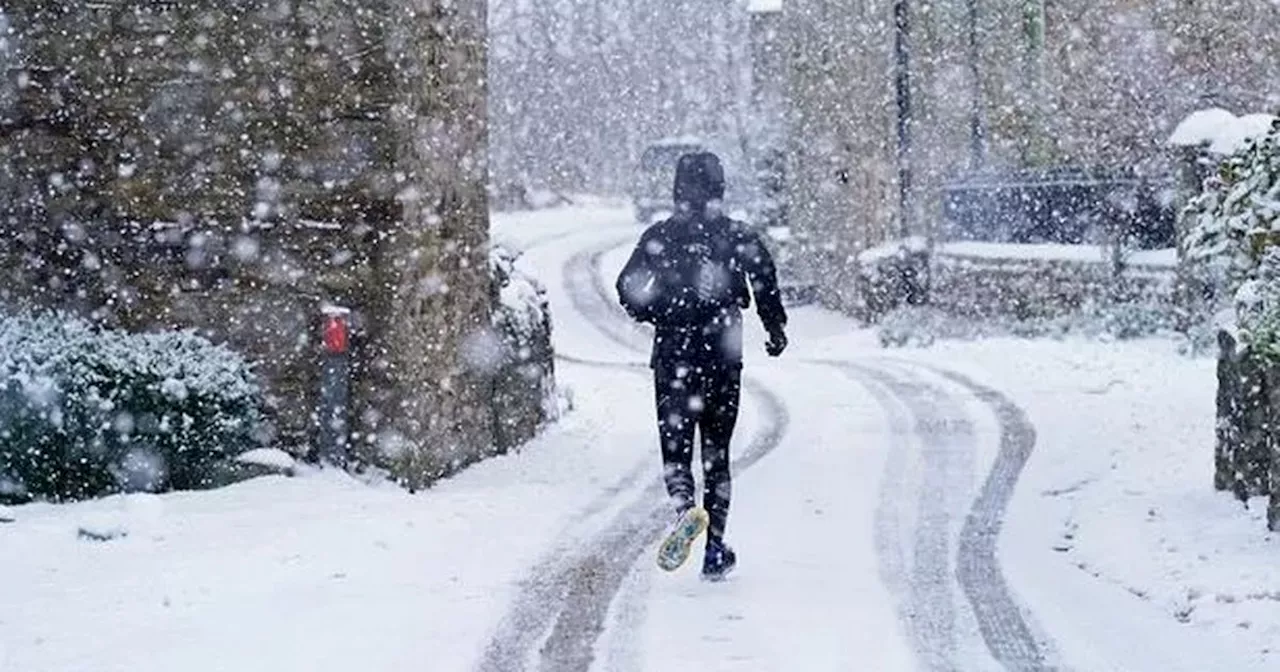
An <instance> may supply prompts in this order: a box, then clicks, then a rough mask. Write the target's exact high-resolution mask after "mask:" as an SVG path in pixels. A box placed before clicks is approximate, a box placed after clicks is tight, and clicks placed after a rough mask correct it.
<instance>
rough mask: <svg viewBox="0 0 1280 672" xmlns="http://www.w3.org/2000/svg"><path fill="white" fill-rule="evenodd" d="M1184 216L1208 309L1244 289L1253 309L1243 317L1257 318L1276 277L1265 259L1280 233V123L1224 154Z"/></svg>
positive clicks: (1192, 276)
mask: <svg viewBox="0 0 1280 672" xmlns="http://www.w3.org/2000/svg"><path fill="white" fill-rule="evenodd" d="M1183 217H1184V220H1185V221H1186V222H1188V224H1189V226H1188V229H1187V236H1186V239H1185V242H1184V247H1185V256H1186V261H1187V266H1188V268H1187V276H1188V280H1189V281H1190V282H1191V283H1193V285H1194V286H1195V287H1196V289H1197V290H1198V291H1199V294H1200V296H1199V297H1197V298H1200V299H1203V300H1204V301H1205V304H1206V305H1205V309H1204V310H1205V313H1206V315H1212V314H1214V313H1217V312H1220V311H1222V310H1225V309H1228V308H1230V307H1232V306H1231V303H1230V302H1231V297H1233V296H1235V295H1236V294H1237V292H1243V295H1242V296H1241V297H1240V300H1239V301H1238V302H1237V303H1242V304H1244V305H1245V306H1247V307H1248V309H1247V310H1246V311H1245V314H1242V315H1239V316H1238V317H1239V318H1240V319H1241V320H1243V321H1251V320H1255V319H1257V315H1258V313H1257V310H1258V309H1260V306H1261V304H1260V303H1259V301H1261V298H1262V297H1263V296H1265V295H1266V290H1265V285H1267V284H1269V283H1272V282H1274V281H1275V280H1274V279H1271V278H1272V277H1273V272H1272V271H1271V270H1264V269H1263V264H1262V263H1260V262H1261V261H1262V260H1263V259H1264V258H1266V256H1267V255H1266V254H1265V252H1266V250H1268V248H1269V247H1270V246H1271V245H1272V244H1273V242H1274V241H1275V236H1276V234H1277V233H1280V227H1278V226H1277V224H1280V222H1278V221H1277V220H1280V127H1275V126H1273V128H1272V130H1271V131H1270V132H1269V133H1268V134H1266V135H1264V136H1262V137H1260V138H1257V139H1254V140H1250V141H1248V142H1246V143H1245V145H1244V147H1243V149H1241V150H1240V151H1238V152H1236V153H1234V154H1231V155H1230V156H1227V157H1226V158H1225V159H1223V160H1222V162H1221V163H1220V164H1219V166H1218V170H1217V171H1216V173H1215V174H1213V175H1211V176H1209V178H1208V179H1206V180H1205V184H1204V190H1203V192H1202V193H1201V194H1200V195H1199V196H1197V197H1196V198H1195V199H1193V200H1192V201H1191V202H1190V203H1189V204H1188V205H1187V207H1186V209H1185V211H1184V212H1183ZM1264 276H1265V279H1264ZM1255 299H1258V300H1255ZM1262 303H1265V302H1262ZM1242 326H1243V325H1242Z"/></svg>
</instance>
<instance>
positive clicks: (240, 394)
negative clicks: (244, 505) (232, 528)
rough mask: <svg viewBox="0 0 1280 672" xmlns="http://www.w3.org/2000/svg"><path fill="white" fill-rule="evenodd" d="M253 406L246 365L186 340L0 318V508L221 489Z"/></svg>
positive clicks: (257, 405)
mask: <svg viewBox="0 0 1280 672" xmlns="http://www.w3.org/2000/svg"><path fill="white" fill-rule="evenodd" d="M262 403H263V402H262V395H261V389H260V387H259V384H258V381H257V378H256V376H255V375H254V373H253V371H252V369H251V367H250V366H249V364H248V363H247V362H246V361H245V360H244V359H243V358H242V357H240V356H239V355H237V354H236V353H234V352H232V351H231V350H229V349H227V348H225V347H221V346H215V345H214V344H212V343H210V342H209V341H207V340H205V339H204V338H202V337H200V336H198V335H196V334H195V333H193V332H185V331H184V332H165V333H145V334H129V333H126V332H122V331H115V330H110V329H100V328H98V327H95V326H94V325H91V324H89V323H87V322H85V321H82V320H80V319H77V318H74V317H72V316H70V315H65V314H60V313H39V314H34V313H25V312H23V313H16V314H10V315H5V314H0V501H6V500H7V501H10V502H14V501H26V500H28V499H52V500H71V499H83V498H87V497H94V496H98V495H102V494H107V493H112V492H121V491H126V492H127V491H149V492H155V491H164V490H169V489H190V488H204V487H211V486H216V485H222V484H225V483H226V482H228V481H229V480H232V479H234V478H235V477H236V472H238V471H242V469H240V468H239V467H237V466H236V465H237V464H239V463H236V462H234V461H233V460H232V458H233V457H234V456H235V455H237V454H239V453H242V452H244V451H246V450H250V449H253V448H256V447H258V446H259V445H260V441H261V439H262V437H261V436H260V435H259V430H260V429H261V426H260V424H259V423H260V419H261V412H262Z"/></svg>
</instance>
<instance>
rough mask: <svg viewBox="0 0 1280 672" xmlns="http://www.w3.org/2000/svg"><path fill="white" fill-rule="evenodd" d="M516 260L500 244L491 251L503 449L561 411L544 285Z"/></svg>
mask: <svg viewBox="0 0 1280 672" xmlns="http://www.w3.org/2000/svg"><path fill="white" fill-rule="evenodd" d="M517 259H518V256H517V255H516V254H515V253H513V252H511V251H510V250H508V249H507V248H505V247H502V246H494V247H493V248H492V250H491V252H490V255H489V271H490V273H491V277H492V283H493V284H492V292H493V302H494V310H493V329H494V331H495V332H496V333H497V335H498V340H499V352H498V353H497V355H498V357H497V360H496V361H497V364H498V365H497V367H496V368H495V371H494V375H495V379H494V400H493V406H494V409H495V423H494V427H495V430H496V431H497V434H498V435H497V436H496V437H495V440H496V441H497V446H496V448H497V449H498V451H499V452H505V451H507V450H509V449H511V448H514V447H516V446H518V445H520V444H521V443H524V442H525V441H528V440H529V439H531V438H533V435H534V434H535V433H536V432H537V431H538V430H539V429H540V428H541V427H542V426H543V425H544V424H545V423H547V422H548V421H551V420H554V419H555V416H556V415H557V412H558V409H559V402H558V400H557V398H556V386H555V367H554V353H553V352H552V349H551V308H550V304H549V302H548V301H547V294H546V289H545V288H543V287H542V285H541V284H539V283H538V281H537V280H535V279H534V278H533V277H531V276H529V275H528V274H525V273H522V272H521V271H520V270H519V269H518V268H517V267H516V260H517Z"/></svg>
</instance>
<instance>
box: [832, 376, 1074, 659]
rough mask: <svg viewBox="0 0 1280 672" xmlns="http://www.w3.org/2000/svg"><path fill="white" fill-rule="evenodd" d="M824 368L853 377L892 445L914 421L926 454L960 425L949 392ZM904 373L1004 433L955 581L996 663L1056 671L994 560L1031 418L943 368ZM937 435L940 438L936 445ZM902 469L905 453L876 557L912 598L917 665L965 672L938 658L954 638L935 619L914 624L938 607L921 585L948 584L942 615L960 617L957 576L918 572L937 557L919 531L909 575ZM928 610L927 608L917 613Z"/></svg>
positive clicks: (892, 472) (932, 592)
mask: <svg viewBox="0 0 1280 672" xmlns="http://www.w3.org/2000/svg"><path fill="white" fill-rule="evenodd" d="M828 363H830V364H832V365H833V366H838V367H840V368H843V369H844V370H845V371H846V372H847V373H848V374H849V375H851V376H853V377H855V378H859V379H861V382H863V383H864V384H865V385H866V386H867V388H868V390H869V391H870V392H871V393H872V395H873V396H874V397H875V398H876V399H877V401H878V402H879V403H880V405H881V406H882V407H883V408H884V410H885V413H886V414H887V415H888V416H889V418H890V426H891V427H892V428H893V431H894V434H895V435H898V436H907V435H908V434H910V431H909V428H910V426H911V424H912V421H911V418H912V417H914V419H915V424H916V426H917V427H919V428H922V429H924V430H926V431H923V432H917V434H918V435H919V436H920V439H921V440H922V441H924V442H925V443H926V444H928V443H929V442H930V441H932V440H935V439H936V434H935V432H933V431H931V430H929V428H930V427H931V425H935V423H937V422H938V421H939V420H945V419H946V418H947V417H948V416H950V417H959V416H957V415H956V413H957V412H958V411H959V410H960V407H959V405H958V403H957V402H956V401H955V400H954V398H953V397H951V396H950V394H949V393H948V392H947V391H945V390H943V389H941V388H939V387H937V386H933V385H929V384H928V383H924V382H921V381H918V380H915V381H912V380H904V378H903V377H902V374H895V373H891V372H889V371H887V370H884V369H882V368H880V367H874V366H867V365H857V364H852V363H842V362H828ZM900 363H902V364H906V365H908V366H912V367H917V368H923V369H927V370H929V371H931V372H933V373H934V374H936V375H939V376H941V377H943V378H945V379H947V380H950V381H951V382H953V383H955V384H957V385H959V386H960V387H962V388H964V389H966V390H967V391H968V392H969V393H971V394H973V395H974V396H975V397H976V398H978V399H979V400H981V401H983V402H984V403H986V404H987V405H988V406H990V407H991V409H992V410H993V412H994V413H995V416H996V420H997V422H998V424H999V427H1000V451H999V453H998V455H997V457H996V459H995V462H994V463H993V464H992V466H991V469H990V471H989V472H988V475H987V478H986V481H985V483H984V485H983V486H982V488H981V490H980V492H979V493H978V495H977V497H976V498H975V499H974V500H973V503H972V505H971V506H970V508H969V511H968V513H967V514H966V517H965V521H964V524H963V527H962V528H961V531H960V536H959V539H958V542H957V549H956V570H955V574H954V577H955V580H956V581H957V582H958V584H959V586H960V589H961V591H962V592H963V594H964V596H965V598H966V600H967V602H968V604H969V606H970V608H971V609H972V611H973V615H974V617H975V619H976V621H977V625H978V629H979V632H980V633H981V636H982V639H983V643H984V644H985V645H986V648H987V650H988V651H989V652H990V654H991V656H992V658H994V659H995V660H996V661H997V662H998V663H1000V665H1001V666H1003V667H1004V668H1005V669H1008V670H1016V671H1017V672H1038V671H1041V670H1048V669H1051V668H1049V667H1048V666H1047V664H1046V662H1045V657H1044V654H1043V651H1042V647H1041V645H1040V643H1039V642H1038V641H1037V639H1036V637H1035V636H1034V635H1033V634H1032V632H1031V628H1030V627H1028V625H1027V623H1026V620H1025V619H1024V617H1023V613H1022V610H1021V609H1020V608H1019V607H1018V605H1017V603H1016V602H1015V600H1014V599H1013V596H1012V594H1011V592H1010V591H1009V588H1008V584H1007V582H1006V581H1005V579H1004V575H1003V574H1002V573H1001V570H1000V564H999V560H998V559H997V558H996V543H997V541H998V537H999V533H1000V529H1001V525H1002V522H1003V519H1004V514H1005V512H1006V510H1007V509H1008V506H1009V502H1010V500H1011V499H1012V496H1013V491H1014V489H1015V487H1016V485H1017V481H1018V478H1019V476H1020V475H1021V472H1022V468H1023V467H1024V466H1025V464H1026V462H1027V460H1028V458H1029V457H1030V454H1031V451H1032V449H1033V448H1034V445H1035V429H1034V428H1033V427H1032V425H1031V423H1030V421H1029V420H1028V419H1027V417H1026V414H1025V413H1024V412H1023V411H1022V410H1021V409H1020V408H1018V406H1017V405H1016V404H1014V403H1013V402H1012V401H1010V400H1009V399H1008V398H1007V397H1005V396H1004V395H1002V394H1001V393H999V392H998V391H996V390H994V389H992V388H989V387H986V386H983V385H981V384H979V383H976V382H974V381H973V380H971V379H969V378H967V377H965V376H962V375H960V374H957V373H955V372H952V371H949V370H946V369H942V368H939V367H933V366H927V365H923V364H919V363H916V362H910V361H902V362H900ZM938 404H942V406H941V407H940V408H942V409H943V410H942V411H941V412H939V411H936V410H933V407H934V406H935V405H938ZM904 409H905V411H906V412H905V413H904ZM956 428H959V429H962V431H965V432H967V433H969V434H972V425H971V423H969V422H968V421H967V420H965V421H963V422H962V424H960V425H958V426H957V427H956ZM966 428H967V429H966ZM931 434H933V435H934V436H932V437H931ZM931 453H932V456H933V457H934V458H936V457H938V454H937V452H936V451H930V450H929V449H928V448H925V450H924V453H923V457H924V459H925V460H926V466H925V469H926V477H925V480H924V482H922V484H921V489H922V492H921V496H922V500H921V505H922V506H923V505H925V504H926V499H927V498H929V497H930V495H931V493H930V488H929V478H928V476H927V474H928V472H929V470H930V469H931V467H930V466H929V464H928V462H929V460H930V457H931ZM905 469H906V467H905V455H903V454H901V452H900V451H894V452H891V453H890V455H889V457H888V461H887V462H886V467H885V470H886V471H885V485H884V486H882V489H881V495H880V504H879V508H878V510H877V512H876V529H877V537H878V538H877V549H878V550H879V551H880V553H881V566H882V571H883V573H884V574H885V578H886V582H887V583H888V584H889V585H890V587H891V588H894V589H895V590H896V591H897V592H899V594H903V595H905V596H906V597H907V600H908V607H907V610H906V611H907V613H906V614H904V617H905V619H906V622H907V626H908V628H909V630H910V632H911V636H912V638H913V640H914V642H915V643H916V646H917V647H918V650H919V652H920V655H921V657H922V661H921V662H922V663H923V664H924V666H925V667H926V669H929V670H954V669H961V668H960V667H958V666H957V662H956V661H955V660H954V659H950V658H948V657H945V656H942V657H940V656H939V655H938V654H939V653H940V652H942V653H947V652H953V651H954V641H948V640H947V639H946V638H945V637H947V636H948V631H947V630H946V629H939V628H937V627H935V626H936V624H937V619H936V618H926V619H925V620H924V621H923V622H921V621H920V620H918V619H916V618H912V617H911V615H912V614H913V613H915V614H918V613H920V612H921V610H926V611H927V610H928V608H929V603H928V600H933V599H938V591H937V590H936V589H929V588H925V590H924V591H923V592H921V586H920V585H918V582H919V581H920V580H922V579H923V580H926V581H942V582H944V583H943V587H944V588H945V593H946V599H947V600H948V606H947V607H946V609H947V610H948V611H949V612H950V613H951V616H952V618H954V615H955V612H954V610H953V609H951V607H950V606H949V600H950V595H949V593H950V584H951V575H950V574H949V573H948V574H945V575H943V576H939V575H938V573H937V572H936V566H937V564H938V563H937V560H936V558H935V559H926V560H925V565H926V567H929V568H930V569H928V570H926V571H921V570H920V562H921V558H920V557H919V556H920V553H921V551H922V550H923V551H925V552H926V553H933V552H936V547H934V546H930V545H927V544H925V545H922V544H921V543H920V539H919V537H920V535H921V534H922V533H923V531H924V528H921V527H917V529H916V537H917V538H916V547H915V552H916V557H915V558H914V560H915V562H916V567H915V571H912V572H908V570H907V559H906V557H905V554H904V553H903V552H902V548H903V541H904V539H903V537H902V532H903V531H902V513H901V511H900V507H899V497H898V496H897V494H896V493H895V492H894V491H893V490H892V488H893V487H894V486H897V485H901V484H902V482H903V481H904V480H905V477H904V472H905ZM934 492H937V491H936V490H935V491H934ZM924 518H925V525H926V526H929V522H928V519H929V516H928V515H925V516H924ZM949 538H950V534H949V533H947V534H946V536H945V539H947V540H949ZM948 545H949V544H948ZM944 552H945V553H947V554H948V555H949V553H950V551H949V549H945V550H944ZM922 600H925V602H924V603H921V601H922ZM922 625H923V627H921V626H922Z"/></svg>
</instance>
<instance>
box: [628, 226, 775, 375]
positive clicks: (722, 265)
mask: <svg viewBox="0 0 1280 672" xmlns="http://www.w3.org/2000/svg"><path fill="white" fill-rule="evenodd" d="M616 288H617V291H618V298H619V301H620V302H621V304H622V306H623V308H624V309H625V310H626V311H627V314H628V315H630V316H631V317H632V318H634V319H636V320H638V321H640V322H647V323H650V324H652V325H654V328H655V332H654V345H653V353H652V357H651V358H650V366H653V367H659V366H664V365H668V366H669V365H676V364H687V365H693V366H701V365H717V364H719V365H728V366H741V365H742V309H744V308H748V307H750V305H751V297H752V295H753V294H754V295H755V301H756V311H757V313H758V314H759V315H760V320H761V322H763V323H764V327H765V330H766V331H769V332H770V333H773V332H775V331H779V330H782V329H783V328H784V327H785V326H786V324H787V313H786V310H785V309H784V308H783V306H782V297H781V294H780V293H779V291H778V277H777V270H776V268H775V267H774V263H773V258H772V256H770V254H769V250H768V248H766V247H765V245H764V242H763V241H762V240H761V239H760V236H759V235H757V234H756V233H754V232H752V231H751V230H750V229H748V228H747V227H746V225H745V224H743V223H742V222H738V221H735V220H731V219H729V218H727V217H724V216H712V217H703V216H696V215H692V214H689V213H688V212H682V213H679V214H677V215H675V216H674V217H672V218H671V219H668V220H666V221H662V222H659V223H657V224H654V225H653V226H651V227H649V229H647V230H646V231H645V232H644V234H643V235H642V236H641V237H640V242H639V243H638V244H637V245H636V248H635V250H634V251H633V252H632V253H631V258H630V259H629V260H628V261H627V265H626V266H625V267H624V268H623V269H622V273H621V274H619V276H618V281H617V284H616Z"/></svg>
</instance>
